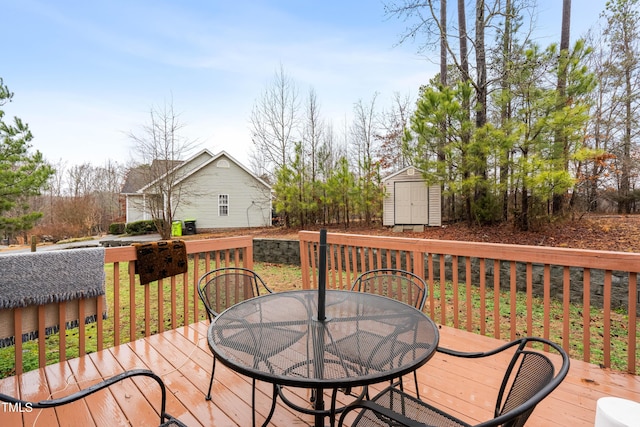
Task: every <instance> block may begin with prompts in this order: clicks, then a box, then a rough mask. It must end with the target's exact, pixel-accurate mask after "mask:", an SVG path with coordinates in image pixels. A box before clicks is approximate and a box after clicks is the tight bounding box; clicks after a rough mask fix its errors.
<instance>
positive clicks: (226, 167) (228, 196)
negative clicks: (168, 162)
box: [123, 150, 271, 230]
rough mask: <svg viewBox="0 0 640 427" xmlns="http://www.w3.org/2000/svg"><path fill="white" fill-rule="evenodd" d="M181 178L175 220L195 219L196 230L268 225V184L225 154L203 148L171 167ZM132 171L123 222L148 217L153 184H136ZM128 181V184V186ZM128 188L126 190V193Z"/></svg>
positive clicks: (269, 189)
mask: <svg viewBox="0 0 640 427" xmlns="http://www.w3.org/2000/svg"><path fill="white" fill-rule="evenodd" d="M173 173H176V175H177V176H179V177H180V178H179V179H178V180H177V181H176V183H175V186H176V187H179V188H180V190H179V191H180V198H179V200H174V201H173V203H174V205H175V203H176V202H177V203H178V205H177V208H176V211H175V215H174V220H181V221H184V220H195V221H196V229H198V230H201V229H214V228H231V227H233V228H235V227H265V226H269V225H271V187H270V186H269V185H268V184H267V183H266V182H264V181H263V180H262V179H260V178H258V177H257V176H255V175H254V174H253V173H251V172H250V171H249V170H248V169H246V168H245V167H244V166H243V165H242V164H240V163H239V162H238V161H236V160H235V159H234V158H233V157H231V156H230V155H229V154H227V153H225V152H224V151H223V152H220V153H218V154H216V155H213V154H212V153H211V152H209V150H203V151H201V152H199V153H198V154H196V155H195V156H193V157H192V158H190V159H188V160H186V161H184V162H180V163H179V164H178V165H177V166H176V167H175V168H174V170H173ZM136 179H137V178H136V176H135V172H134V173H133V174H132V176H130V177H127V182H126V183H125V186H124V187H123V195H124V196H125V198H126V222H132V221H137V220H141V219H151V215H150V213H149V212H148V210H147V209H146V208H145V206H146V204H145V201H146V199H147V198H148V197H153V194H150V192H151V191H152V190H151V189H152V188H153V182H151V183H145V185H139V184H140V182H138V183H137V184H138V185H137V187H138V189H136V190H133V189H132V188H135V187H136V183H135V182H131V183H130V180H131V181H136ZM129 184H130V185H129ZM125 190H126V191H125Z"/></svg>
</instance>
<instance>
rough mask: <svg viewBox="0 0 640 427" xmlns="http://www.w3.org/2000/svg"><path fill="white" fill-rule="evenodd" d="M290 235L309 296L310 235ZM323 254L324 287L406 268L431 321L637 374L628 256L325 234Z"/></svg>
mask: <svg viewBox="0 0 640 427" xmlns="http://www.w3.org/2000/svg"><path fill="white" fill-rule="evenodd" d="M299 237H300V259H301V268H302V277H303V287H304V288H313V287H316V286H317V277H318V274H317V260H318V249H319V233H318V232H307V231H302V232H300V233H299ZM327 251H328V252H327V274H326V278H327V288H328V289H348V288H350V287H351V283H352V282H353V281H354V279H355V278H356V277H357V275H358V274H359V273H361V272H363V271H366V270H371V269H375V268H400V269H404V270H409V271H412V272H414V273H416V274H417V275H419V276H421V277H423V278H424V279H425V280H426V281H427V283H428V286H429V298H428V304H427V305H426V306H425V311H426V312H427V313H428V314H429V315H430V316H431V317H432V318H433V319H434V320H436V321H437V322H439V323H442V324H444V325H448V326H453V327H456V328H460V329H466V330H467V331H471V332H477V333H480V334H483V335H491V336H494V337H495V338H504V339H514V338H516V337H517V336H520V335H538V336H543V337H544V338H550V339H552V340H554V341H557V342H559V343H561V344H562V346H563V347H564V348H565V350H567V351H569V353H570V354H571V355H572V357H574V358H581V359H583V360H584V361H586V362H591V363H598V364H600V365H601V366H603V367H612V366H613V367H614V368H616V369H618V370H626V371H628V372H630V373H636V372H637V371H638V368H639V367H640V366H639V361H638V344H639V343H640V340H639V339H638V335H637V334H638V327H637V326H638V325H637V321H638V320H637V316H636V315H637V304H638V298H640V294H638V272H640V254H638V253H626V252H625V253H623V252H610V251H593V250H574V249H565V248H548V247H536V246H520V245H504V244H491V243H473V242H456V241H439V240H428V239H413V238H401V237H397V238H396V237H376V236H363V235H350V234H333V233H329V234H328V237H327ZM496 272H497V274H496ZM400 292H401V290H400ZM612 360H613V363H612Z"/></svg>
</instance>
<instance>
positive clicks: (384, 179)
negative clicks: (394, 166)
mask: <svg viewBox="0 0 640 427" xmlns="http://www.w3.org/2000/svg"><path fill="white" fill-rule="evenodd" d="M409 169H415V171H416V172H417V173H419V174H422V173H423V170H422V169H418V168H417V167H415V166H407V167H406V168H402V169H400V170H399V171H397V172H394V173H392V174H391V175H387V176H386V177H385V178H382V182H385V181H389V180H390V179H393V178H394V177H396V176H398V175H400V174H402V173H405V172H406V171H408V170H409Z"/></svg>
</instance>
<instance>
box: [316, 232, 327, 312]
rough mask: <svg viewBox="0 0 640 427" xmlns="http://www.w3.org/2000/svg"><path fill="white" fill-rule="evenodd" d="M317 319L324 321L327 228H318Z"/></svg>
mask: <svg viewBox="0 0 640 427" xmlns="http://www.w3.org/2000/svg"><path fill="white" fill-rule="evenodd" d="M318 257H319V259H318V321H320V322H324V321H325V319H326V316H325V312H324V309H325V298H326V293H327V230H324V229H323V230H320V253H319V255H318Z"/></svg>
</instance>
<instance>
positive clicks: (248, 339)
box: [198, 267, 302, 400]
mask: <svg viewBox="0 0 640 427" xmlns="http://www.w3.org/2000/svg"><path fill="white" fill-rule="evenodd" d="M261 292H262V293H263V294H264V293H265V292H268V293H272V291H271V289H269V287H268V286H267V285H266V284H265V283H264V281H263V280H262V279H261V278H260V276H258V274H257V273H256V272H254V271H252V270H249V269H247V268H242V267H223V268H218V269H215V270H211V271H208V272H207V273H205V274H203V275H202V276H201V277H200V280H199V281H198V295H199V296H200V299H201V300H202V303H203V304H204V307H205V309H206V311H207V317H208V318H209V322H212V321H213V319H214V318H215V317H217V316H218V314H219V313H220V312H222V311H224V310H225V309H226V308H228V307H230V306H232V305H234V304H237V303H239V302H242V301H244V300H246V299H249V298H253V297H257V296H259V295H260V294H261ZM282 337H283V338H281V341H278V342H273V340H270V341H269V342H268V343H265V345H264V346H263V347H262V348H261V350H262V353H261V354H259V355H256V357H257V358H258V359H260V360H263V361H265V360H267V359H268V358H269V357H271V356H273V355H274V354H277V353H280V352H281V351H282V350H284V349H285V348H287V347H289V346H291V345H292V344H293V343H295V342H296V341H298V340H299V339H300V338H301V337H302V333H299V332H295V331H285V333H283V334H282ZM255 339H256V337H255V336H253V335H252V334H251V333H250V332H246V333H238V334H235V335H233V336H231V337H229V338H226V340H227V341H226V344H227V345H231V346H235V347H237V348H238V349H243V348H246V347H247V343H253V342H254V340H255ZM215 370H216V358H215V355H214V356H213V366H212V368H211V379H210V380H209V391H208V392H207V396H206V400H211V387H212V386H213V375H214V373H215Z"/></svg>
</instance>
